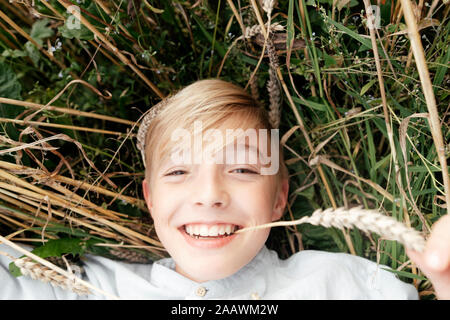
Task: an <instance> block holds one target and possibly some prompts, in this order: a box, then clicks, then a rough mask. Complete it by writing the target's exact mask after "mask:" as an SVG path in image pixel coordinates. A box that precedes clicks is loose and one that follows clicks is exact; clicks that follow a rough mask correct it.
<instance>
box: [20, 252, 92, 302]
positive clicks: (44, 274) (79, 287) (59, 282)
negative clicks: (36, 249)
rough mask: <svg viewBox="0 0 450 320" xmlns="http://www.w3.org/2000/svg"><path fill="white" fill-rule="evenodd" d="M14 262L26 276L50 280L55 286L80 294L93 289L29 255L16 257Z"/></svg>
mask: <svg viewBox="0 0 450 320" xmlns="http://www.w3.org/2000/svg"><path fill="white" fill-rule="evenodd" d="M14 264H15V265H16V266H17V267H18V268H19V269H20V272H21V273H22V274H23V275H24V276H30V277H31V278H32V279H35V280H41V281H43V282H50V283H51V284H52V285H53V286H55V287H61V288H63V289H65V290H71V291H73V292H75V293H76V294H78V295H88V294H91V291H90V290H89V288H88V287H86V286H85V285H84V284H82V283H79V282H77V281H74V280H75V279H69V278H68V277H66V276H63V275H61V274H59V273H58V272H56V271H54V270H52V269H50V268H47V267H46V266H43V265H41V264H39V263H37V262H35V261H34V260H33V259H31V258H29V257H24V258H20V259H15V260H14Z"/></svg>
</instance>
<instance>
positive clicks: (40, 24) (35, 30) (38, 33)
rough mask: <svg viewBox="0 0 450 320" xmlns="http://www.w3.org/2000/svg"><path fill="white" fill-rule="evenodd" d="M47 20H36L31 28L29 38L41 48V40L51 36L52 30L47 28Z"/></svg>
mask: <svg viewBox="0 0 450 320" xmlns="http://www.w3.org/2000/svg"><path fill="white" fill-rule="evenodd" d="M49 22H50V21H49V20H48V19H43V20H37V21H36V22H35V23H34V24H33V27H32V28H31V33H30V37H31V38H33V40H34V41H36V42H37V43H39V44H40V45H41V46H42V40H43V39H45V38H48V37H51V36H52V35H53V30H52V29H51V28H49V27H47V24H48V23H49Z"/></svg>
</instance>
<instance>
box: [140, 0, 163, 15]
mask: <svg viewBox="0 0 450 320" xmlns="http://www.w3.org/2000/svg"><path fill="white" fill-rule="evenodd" d="M144 3H145V5H146V6H147V7H148V8H149V9H150V10H151V11H153V12H154V13H163V12H164V10H162V9H157V8H155V7H153V6H152V5H151V4H150V3H148V2H147V0H144Z"/></svg>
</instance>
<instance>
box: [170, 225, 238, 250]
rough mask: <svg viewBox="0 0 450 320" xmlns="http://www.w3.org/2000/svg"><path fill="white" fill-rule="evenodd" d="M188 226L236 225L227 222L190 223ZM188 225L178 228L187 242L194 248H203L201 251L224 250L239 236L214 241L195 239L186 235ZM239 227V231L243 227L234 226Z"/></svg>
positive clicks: (214, 239)
mask: <svg viewBox="0 0 450 320" xmlns="http://www.w3.org/2000/svg"><path fill="white" fill-rule="evenodd" d="M186 224H207V225H214V224H234V223H226V222H189V223H186ZM186 224H183V225H182V226H181V227H179V228H178V230H179V231H180V232H181V234H182V235H183V237H184V239H185V240H186V242H187V243H188V244H189V245H190V246H193V247H196V248H201V249H218V248H222V247H224V246H226V245H228V244H229V243H230V242H231V241H233V240H234V239H235V238H236V237H237V236H238V234H234V233H233V234H232V235H229V236H227V237H223V238H212V239H195V238H193V237H191V236H190V235H189V234H187V233H186V231H185V229H184V226H185V225H186ZM234 225H236V226H238V229H241V228H242V226H240V225H238V224H234Z"/></svg>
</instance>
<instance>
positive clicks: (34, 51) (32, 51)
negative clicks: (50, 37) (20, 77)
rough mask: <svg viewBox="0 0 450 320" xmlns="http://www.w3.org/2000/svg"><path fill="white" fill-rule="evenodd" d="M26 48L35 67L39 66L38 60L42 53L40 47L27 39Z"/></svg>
mask: <svg viewBox="0 0 450 320" xmlns="http://www.w3.org/2000/svg"><path fill="white" fill-rule="evenodd" d="M25 50H26V51H27V53H28V56H29V57H30V58H31V60H32V61H33V63H34V65H35V67H38V62H39V59H40V58H41V54H40V52H39V50H38V48H36V46H35V45H34V44H32V43H31V42H30V41H27V43H25Z"/></svg>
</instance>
